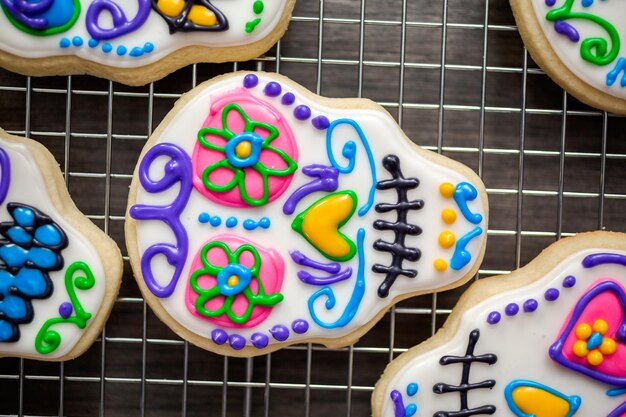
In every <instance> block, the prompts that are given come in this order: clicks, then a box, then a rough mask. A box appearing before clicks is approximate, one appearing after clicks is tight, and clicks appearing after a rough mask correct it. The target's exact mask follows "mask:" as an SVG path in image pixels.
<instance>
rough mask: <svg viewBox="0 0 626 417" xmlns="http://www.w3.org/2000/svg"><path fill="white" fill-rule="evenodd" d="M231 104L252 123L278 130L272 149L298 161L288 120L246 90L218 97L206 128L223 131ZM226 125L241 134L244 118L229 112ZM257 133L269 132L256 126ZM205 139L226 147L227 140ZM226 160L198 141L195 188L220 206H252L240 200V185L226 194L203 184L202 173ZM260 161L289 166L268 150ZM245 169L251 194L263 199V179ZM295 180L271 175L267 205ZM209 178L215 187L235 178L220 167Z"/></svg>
mask: <svg viewBox="0 0 626 417" xmlns="http://www.w3.org/2000/svg"><path fill="white" fill-rule="evenodd" d="M230 103H237V104H238V105H239V106H241V108H242V109H243V110H244V112H245V113H246V114H247V115H248V117H249V118H250V119H251V120H253V121H256V122H264V123H268V124H271V125H272V126H274V127H276V128H277V129H278V132H279V134H278V137H276V138H275V139H274V140H273V141H272V142H271V146H273V147H275V148H278V149H281V150H282V151H284V152H285V153H286V154H287V155H289V156H290V157H291V158H292V159H293V160H294V161H295V162H297V158H298V150H297V146H296V141H295V138H294V135H293V132H292V131H291V128H290V127H289V124H288V123H287V121H286V120H285V119H284V118H283V117H282V116H281V114H280V113H279V112H278V110H277V109H276V108H274V107H273V106H272V105H271V104H269V103H267V102H266V101H262V100H260V99H258V98H256V97H254V96H253V95H252V94H251V93H250V92H249V91H248V90H246V89H245V88H237V89H235V90H233V91H230V92H228V93H225V94H224V95H222V96H219V97H217V98H215V99H214V100H213V103H212V105H211V109H210V111H209V115H208V117H207V118H206V120H205V121H204V124H203V127H213V128H216V129H222V128H223V126H222V109H223V108H224V107H225V106H226V105H228V104H230ZM227 125H228V128H229V129H230V130H231V131H232V132H233V133H235V134H239V133H242V132H243V130H244V121H243V119H242V118H241V116H240V115H239V114H238V113H237V112H234V111H230V112H229V113H228V117H227ZM254 132H255V133H257V134H259V135H260V136H261V137H262V138H265V137H267V136H268V132H267V131H266V130H265V129H262V128H258V127H257V128H255V129H254ZM196 133H197V132H196ZM205 137H206V138H207V140H208V141H210V142H211V143H213V144H216V145H219V146H224V145H225V144H226V140H225V139H223V138H222V137H220V136H217V135H206V136H205ZM223 159H226V155H225V153H224V152H220V151H217V150H213V149H207V148H205V147H203V146H202V145H201V144H200V143H199V142H197V141H196V145H195V147H194V149H193V155H192V164H193V185H194V187H195V188H196V190H198V192H199V193H200V194H202V195H203V196H205V197H206V198H208V199H209V200H211V201H214V202H216V203H218V204H222V205H224V206H228V207H251V206H250V205H249V204H248V203H246V202H245V201H244V200H243V199H242V198H241V194H240V192H239V186H237V185H236V186H235V187H234V188H233V189H231V190H229V191H226V192H214V191H211V190H209V189H207V188H206V187H205V186H204V184H203V183H202V172H203V171H204V169H205V168H206V167H207V166H209V165H210V164H212V163H214V162H216V161H220V160H223ZM259 161H260V162H261V163H263V164H264V165H265V166H266V167H268V168H274V169H284V168H286V167H287V165H286V163H285V162H284V161H283V159H282V158H281V157H280V156H278V155H277V154H276V153H274V152H271V151H269V150H266V149H264V150H262V151H261V153H260V155H259ZM243 170H244V171H245V173H246V180H245V181H246V182H245V184H246V189H247V191H248V195H249V196H250V197H252V198H255V199H258V198H260V197H261V196H262V195H263V188H262V187H263V182H262V181H263V180H262V176H261V175H260V174H259V173H258V172H257V171H255V170H254V169H253V168H251V167H246V168H243ZM292 177H293V174H291V175H288V176H285V177H277V176H269V179H268V186H269V187H268V188H269V199H268V203H269V202H271V201H273V200H275V199H277V198H278V197H279V196H280V195H281V194H282V193H283V192H285V190H286V189H287V187H289V183H290V182H291V178H292ZM210 178H211V180H212V181H214V182H215V183H216V184H219V185H223V184H226V183H228V182H229V181H230V180H231V179H232V178H233V172H232V171H231V170H229V169H226V168H218V169H216V170H215V171H214V172H213V173H212V174H211V176H210Z"/></svg>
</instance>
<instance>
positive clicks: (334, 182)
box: [283, 164, 339, 214]
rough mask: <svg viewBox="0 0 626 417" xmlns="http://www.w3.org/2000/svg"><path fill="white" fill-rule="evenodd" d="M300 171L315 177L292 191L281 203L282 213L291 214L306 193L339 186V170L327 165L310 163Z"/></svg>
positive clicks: (333, 188)
mask: <svg viewBox="0 0 626 417" xmlns="http://www.w3.org/2000/svg"><path fill="white" fill-rule="evenodd" d="M302 173H303V174H305V175H307V176H309V177H312V178H317V179H316V180H313V181H311V182H308V183H306V184H304V185H302V186H301V187H299V188H298V189H297V190H296V191H294V192H293V194H291V195H290V196H289V198H288V199H287V201H285V204H284V205H283V213H285V214H293V212H294V211H295V210H296V206H297V205H298V203H299V202H300V200H302V199H303V198H304V197H306V196H307V195H309V194H311V193H314V192H316V191H327V192H331V191H335V190H336V189H337V187H339V180H338V178H339V170H337V168H335V167H331V166H327V165H319V164H312V165H307V166H305V167H304V168H302Z"/></svg>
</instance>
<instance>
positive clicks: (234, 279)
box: [226, 275, 239, 287]
mask: <svg viewBox="0 0 626 417" xmlns="http://www.w3.org/2000/svg"><path fill="white" fill-rule="evenodd" d="M226 283H227V284H228V286H229V287H234V286H235V285H237V284H239V277H238V276H237V275H231V276H230V277H228V281H226Z"/></svg>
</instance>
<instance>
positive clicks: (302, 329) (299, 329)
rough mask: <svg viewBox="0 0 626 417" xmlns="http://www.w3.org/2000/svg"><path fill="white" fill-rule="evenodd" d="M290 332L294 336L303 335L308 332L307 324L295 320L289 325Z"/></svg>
mask: <svg viewBox="0 0 626 417" xmlns="http://www.w3.org/2000/svg"><path fill="white" fill-rule="evenodd" d="M291 330H293V332H294V333H296V334H303V333H306V332H307V331H308V330H309V322H308V321H306V320H304V319H297V320H294V321H293V323H291Z"/></svg>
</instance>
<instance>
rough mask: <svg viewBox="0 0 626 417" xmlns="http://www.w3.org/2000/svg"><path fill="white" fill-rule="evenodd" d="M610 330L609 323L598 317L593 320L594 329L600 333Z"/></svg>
mask: <svg viewBox="0 0 626 417" xmlns="http://www.w3.org/2000/svg"><path fill="white" fill-rule="evenodd" d="M608 330H609V324H608V323H607V322H606V321H605V320H602V319H598V320H596V321H595V322H593V331H594V332H598V333H600V334H605V333H606V332H607V331H608Z"/></svg>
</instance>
